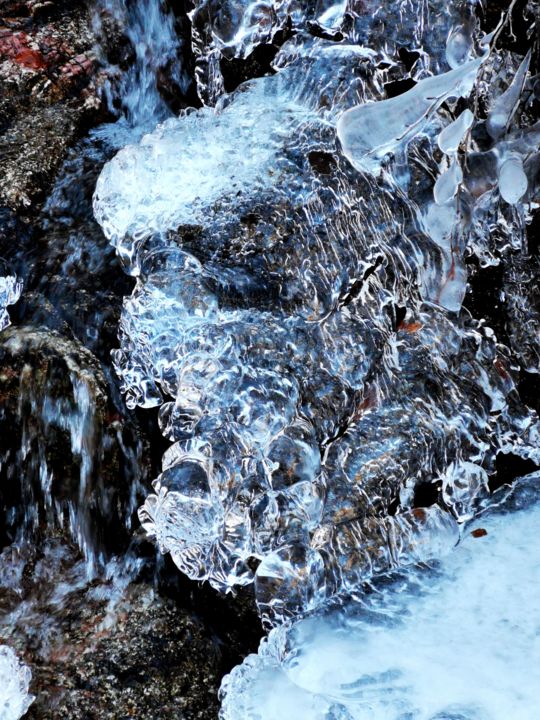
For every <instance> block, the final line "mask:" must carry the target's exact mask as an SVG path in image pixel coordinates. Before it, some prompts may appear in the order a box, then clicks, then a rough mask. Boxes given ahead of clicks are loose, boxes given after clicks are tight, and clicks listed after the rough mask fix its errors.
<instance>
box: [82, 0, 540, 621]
mask: <svg viewBox="0 0 540 720" xmlns="http://www.w3.org/2000/svg"><path fill="white" fill-rule="evenodd" d="M435 5H437V8H436V9H437V11H438V12H440V13H441V14H440V15H437V14H435V16H434V17H436V18H437V19H438V22H437V24H436V25H435V26H434V27H433V32H430V27H429V26H428V25H427V24H426V23H424V24H423V25H422V27H423V29H422V32H420V29H419V22H420V21H419V17H418V15H416V14H415V15H414V17H409V16H407V13H406V9H405V8H402V10H403V13H404V18H405V20H404V23H405V27H406V28H407V32H409V31H410V32H411V33H412V34H413V36H414V37H421V38H422V42H423V43H424V45H423V46H422V47H425V48H430V50H431V49H432V48H433V54H434V56H435V57H436V58H437V61H436V63H435V66H440V65H441V64H442V62H443V61H442V59H441V58H443V57H444V53H445V43H446V38H447V37H448V33H449V32H450V30H451V29H452V27H454V25H455V17H454V16H455V15H456V13H458V8H457V6H456V7H454V6H452V7H451V8H450V10H449V11H448V12H446V11H444V12H442V11H441V10H440V6H439V5H438V4H437V3H435ZM459 7H462V4H459ZM386 12H388V14H389V15H388V16H387V15H386V14H385V13H386ZM395 12H396V8H395V7H394V6H393V5H392V7H391V8H388V9H384V8H383V9H381V8H379V15H378V16H377V18H378V20H377V18H375V17H371V19H370V20H369V22H368V21H367V20H366V25H368V26H369V28H368V29H367V30H366V28H364V30H366V33H367V34H366V35H362V37H370V35H369V33H371V31H372V30H373V27H374V26H375V25H377V22H378V21H381V22H382V23H383V25H384V27H386V26H387V25H388V27H390V24H391V23H390V19H391V18H393V17H394V15H395ZM389 18H390V19H389ZM413 29H414V30H413ZM368 30H369V32H368ZM388 31H389V32H390V29H389V30H388ZM357 32H359V28H358V26H357V25H356V24H354V27H353V30H351V32H350V35H349V36H347V38H346V39H345V41H344V42H343V43H337V44H334V43H331V42H330V41H327V40H321V39H313V38H305V37H304V36H301V35H299V36H297V37H295V38H293V39H292V40H291V41H290V43H286V44H285V45H284V46H283V47H282V49H281V51H280V57H279V58H278V60H277V61H276V68H278V69H279V71H278V72H276V74H275V75H273V76H271V77H264V78H258V79H256V80H253V81H251V82H249V83H247V84H245V85H243V86H240V87H239V88H238V90H237V91H235V92H234V93H233V94H232V95H230V96H227V97H225V98H223V99H221V100H220V101H219V103H218V104H217V106H216V108H215V109H213V110H210V109H204V110H201V111H196V112H194V113H191V114H190V113H188V114H184V115H182V116H181V117H180V118H178V119H177V120H173V121H169V122H168V123H166V124H165V125H163V126H161V127H159V128H158V129H157V130H156V131H155V132H153V133H152V134H150V135H148V136H147V137H146V138H145V139H144V140H143V141H142V142H141V143H140V145H138V146H131V147H129V148H126V149H125V150H124V151H122V152H121V153H120V154H119V155H118V156H117V157H116V158H114V159H113V160H112V161H111V163H110V164H109V165H108V166H106V168H105V169H104V171H103V174H102V176H101V178H100V180H99V183H98V187H97V191H96V196H95V211H96V217H97V218H98V220H99V221H100V223H101V224H102V227H103V229H104V231H105V232H106V234H107V235H108V237H109V238H110V239H111V241H112V242H114V244H115V245H116V246H117V248H118V251H119V253H120V254H121V255H122V257H123V258H124V260H125V262H126V264H127V266H128V269H129V270H130V272H132V273H133V274H134V275H136V276H137V277H138V280H137V285H136V288H135V290H134V292H133V294H132V295H131V297H130V298H128V299H126V302H125V306H124V311H123V315H122V320H121V325H120V341H121V347H120V349H119V350H118V351H117V352H116V353H115V367H116V369H117V372H118V374H119V376H120V378H121V383H122V388H123V390H124V392H125V393H126V397H127V400H128V404H129V405H130V406H131V407H135V406H142V407H158V408H159V423H160V427H161V429H162V432H163V433H164V435H165V436H166V437H167V439H168V440H169V441H170V442H171V447H170V448H169V450H168V451H167V452H166V454H165V456H164V459H163V472H162V473H161V475H160V476H159V477H158V478H157V479H156V481H155V483H154V490H155V492H154V493H152V494H151V495H150V496H149V498H148V499H147V501H146V503H145V504H144V506H143V507H142V508H141V510H140V518H141V522H142V523H143V526H144V528H145V529H146V530H147V532H148V533H149V534H150V535H151V536H153V537H155V538H156V541H157V543H158V545H159V547H160V549H161V550H162V551H163V552H169V553H171V556H172V557H173V559H174V561H175V562H176V564H177V565H178V567H179V568H180V569H181V570H182V571H183V572H185V573H187V574H188V575H189V576H190V577H192V578H196V579H199V580H208V581H209V582H210V583H212V585H213V586H214V587H216V588H218V589H220V590H222V591H228V590H230V589H231V588H233V587H234V586H235V585H242V584H248V583H255V590H256V596H257V602H258V605H259V609H260V611H261V614H263V616H264V618H265V620H266V621H267V622H268V623H278V622H280V621H282V620H283V619H284V618H286V617H290V616H291V615H295V614H298V613H301V612H303V611H305V610H306V609H314V608H317V607H322V606H324V605H325V604H326V603H327V602H328V601H329V600H330V599H331V598H332V597H333V596H334V595H336V594H339V593H342V592H355V591H356V590H357V588H358V587H359V586H361V585H362V583H364V582H366V580H368V579H369V578H371V577H373V576H374V575H377V574H380V573H384V572H387V571H388V570H389V569H392V568H395V567H397V566H400V565H405V564H410V563H414V562H417V561H418V560H420V559H426V558H429V557H432V556H437V555H438V554H440V553H442V552H443V551H445V550H449V549H450V548H451V547H452V546H453V544H454V543H455V542H456V538H457V535H458V532H459V524H460V523H463V522H464V521H465V520H467V519H468V518H470V517H471V516H473V515H474V513H475V512H476V511H477V508H478V505H479V503H481V502H482V501H483V499H484V498H485V496H486V495H487V494H488V492H489V490H488V487H487V481H486V478H487V474H488V473H490V472H491V471H492V470H493V467H494V461H495V456H496V455H497V453H499V452H506V453H508V452H515V453H519V454H520V455H521V456H522V457H524V458H528V459H532V460H533V461H535V460H538V459H540V447H539V442H538V427H537V418H536V416H535V415H534V414H533V413H532V412H530V411H529V410H528V409H527V408H524V407H523V406H521V405H520V403H519V401H518V400H517V397H516V392H515V385H514V381H513V379H512V372H511V367H512V363H513V357H514V356H513V355H512V353H511V352H510V350H506V349H504V348H503V347H502V346H501V345H500V344H498V342H497V339H496V337H495V335H494V333H493V331H492V330H490V329H489V328H488V327H485V326H484V325H483V324H482V323H480V322H478V321H477V320H475V319H473V318H472V317H471V316H470V315H469V314H468V313H467V312H463V311H462V302H463V298H464V295H465V292H466V288H467V272H466V268H465V264H464V256H465V253H466V252H467V249H472V248H474V251H475V252H478V253H479V254H480V255H482V257H483V254H484V253H488V252H489V248H491V245H490V243H491V242H492V238H493V237H494V236H495V234H494V233H493V232H491V231H492V229H493V228H495V227H496V228H498V230H499V231H500V232H501V233H503V234H505V233H507V232H508V233H509V234H510V235H511V236H512V237H514V238H518V237H521V234H522V230H523V225H522V223H523V222H524V218H525V209H524V207H523V205H522V204H521V201H519V204H518V209H519V212H515V213H513V214H512V215H511V217H507V216H506V215H504V220H503V219H502V218H503V213H504V212H505V211H504V208H505V207H506V205H505V204H504V200H503V201H502V202H501V201H500V194H499V191H498V190H499V187H498V182H499V181H498V173H499V166H500V163H501V159H502V158H506V157H507V156H508V155H509V154H510V153H511V152H516V153H517V154H518V155H519V156H520V157H521V155H522V154H524V148H525V146H526V145H527V144H528V143H530V144H532V143H533V142H535V140H533V138H534V137H535V130H534V126H533V128H530V129H529V130H526V131H525V130H519V129H516V128H509V132H508V133H507V134H506V135H505V136H504V139H503V140H501V141H500V142H497V143H491V144H490V141H489V140H488V141H486V142H484V143H483V145H482V147H480V146H479V145H477V144H476V140H475V132H476V131H478V129H479V128H478V125H479V122H480V121H479V120H478V119H477V118H476V117H474V119H473V120H472V121H471V115H473V109H474V107H475V103H474V98H472V97H471V98H469V97H467V94H466V93H467V92H468V91H469V90H470V89H471V88H472V85H473V84H475V88H476V86H479V89H481V90H482V92H486V93H489V92H490V90H489V87H488V86H487V84H486V81H485V80H484V79H483V78H484V77H485V76H487V77H489V76H490V73H493V74H494V73H496V72H497V70H496V66H497V62H495V59H494V58H493V56H489V57H486V56H485V53H484V51H483V50H482V54H481V57H477V58H475V59H474V58H473V59H472V60H469V59H465V60H464V61H463V63H461V64H460V63H458V64H457V67H456V69H454V70H451V71H450V72H441V73H440V74H439V75H438V76H431V77H429V78H427V79H426V78H425V77H424V79H422V80H421V82H418V84H417V86H416V87H415V88H414V90H413V91H411V92H412V93H413V99H414V98H416V99H417V102H416V101H415V102H414V103H413V102H412V101H411V96H410V95H409V94H408V93H404V94H402V95H401V96H400V97H398V98H395V99H396V100H400V98H401V100H400V103H401V104H399V103H398V107H399V108H402V107H403V104H404V105H405V106H406V114H407V113H408V115H407V117H409V119H411V118H412V122H413V125H414V123H416V126H415V127H416V129H419V128H421V130H422V131H421V132H418V133H416V134H414V132H413V130H414V127H413V126H411V127H410V128H409V127H407V128H406V133H407V137H406V142H405V143H401V141H400V140H399V137H400V135H399V133H400V132H401V131H402V130H403V127H401V126H400V128H398V129H397V130H396V127H397V125H396V123H397V124H398V125H399V124H400V123H402V120H401V117H400V116H399V115H396V116H394V114H393V113H388V111H387V109H388V105H386V103H389V102H391V101H390V100H387V99H385V95H384V83H383V79H385V78H386V77H387V76H386V75H385V72H386V69H385V68H386V67H387V64H388V55H387V54H385V52H383V50H382V49H381V47H380V45H381V41H380V39H379V44H378V45H377V46H376V48H374V49H371V48H367V49H366V48H364V47H361V46H359V45H358V36H357V35H356V33H357ZM394 41H396V42H397V40H395V38H394ZM383 44H384V43H383ZM388 47H391V43H390V42H389V45H388ZM411 47H413V45H412V41H411ZM388 52H390V50H388ZM468 52H469V51H468ZM470 53H471V54H472V56H474V54H475V49H474V47H472V48H471V49H470ZM392 62H396V63H398V62H400V60H399V55H398V52H397V49H396V50H395V54H393V55H392ZM482 63H484V67H483V69H482V74H481V75H480V74H479V73H478V70H479V67H480V65H481V64H482ZM515 64H516V63H515V61H514V60H512V61H511V62H509V65H511V66H512V67H513V66H514V65H515ZM381 66H383V67H382V69H381ZM419 72H420V71H419ZM425 74H426V68H425V67H424V68H423V70H422V72H421V75H423V76H425ZM441 78H442V79H441ZM473 89H474V88H473ZM415 91H416V94H415ZM462 93H463V94H464V98H463V101H462V102H463V103H465V104H468V106H469V107H468V111H469V114H467V113H465V114H464V115H462V116H461V119H460V120H459V121H458V122H457V124H454V125H453V123H454V122H455V121H456V114H457V112H456V110H455V107H454V104H453V103H452V101H451V97H453V96H455V95H459V94H462ZM443 98H446V100H447V103H446V107H444V108H443V107H439V106H440V104H441V102H442V99H443ZM378 106H379V107H378ZM380 106H384V107H383V109H382V111H381V112H382V113H383V115H384V122H385V123H386V125H385V124H382V125H380V127H379V126H377V127H376V128H375V130H374V132H373V140H374V143H375V144H374V147H377V148H379V147H380V148H385V147H387V146H388V147H390V146H392V147H395V146H396V141H397V142H398V145H399V150H400V157H396V158H394V160H392V159H389V161H388V162H384V163H382V162H381V158H380V157H377V158H376V161H375V160H374V161H373V162H374V163H375V165H376V172H372V168H371V166H370V167H369V168H368V167H365V166H364V159H362V158H364V157H365V156H364V155H359V156H355V157H360V160H358V159H356V160H354V158H353V160H354V162H355V163H356V166H354V165H353V164H351V162H349V160H348V159H347V157H345V156H344V155H343V153H342V152H341V149H340V147H339V145H338V144H337V143H336V122H337V119H338V118H339V117H340V116H343V117H346V116H347V112H350V113H352V114H353V115H352V116H353V117H354V113H357V112H358V113H361V112H364V111H367V109H368V108H375V109H374V110H373V112H375V113H377V112H379V111H380ZM392 107H394V106H392ZM350 108H354V110H350ZM384 108H386V110H385V109H384ZM460 109H461V107H460ZM370 112H372V111H371V110H370ZM344 113H345V115H343V114H344ZM349 117H351V116H350V115H349ZM452 125H453V127H452ZM353 126H354V123H353V124H352V125H351V128H352V129H354V127H353ZM448 127H450V130H448V131H447V132H446V136H447V137H446V139H444V138H443V140H444V141H443V145H444V147H445V148H446V150H447V151H448V154H447V155H443V156H442V157H441V153H440V148H438V147H437V142H438V138H440V137H441V134H442V133H444V132H445V129H446V128H448ZM385 128H386V131H387V135H385ZM466 128H469V129H470V130H471V132H470V133H467V132H466ZM375 131H376V133H378V135H376V133H375ZM473 131H475V132H473ZM351 132H352V130H351ZM355 132H356V131H355ZM484 135H485V133H484ZM377 138H378V139H377ZM381 138H382V139H381ZM525 138H527V139H525ZM368 141H369V142H370V141H371V137H369V138H367V140H366V142H368ZM375 141H376V142H375ZM486 143H487V147H486ZM350 157H353V156H352V155H351V156H350ZM524 197H525V196H524ZM488 229H489V231H488ZM533 324H534V321H533ZM527 332H528V331H527ZM513 352H515V350H514V351H513ZM426 487H427V488H429V490H428V495H429V497H431V499H432V500H433V501H434V502H433V505H432V506H431V507H428V508H422V509H420V508H418V507H416V506H417V505H418V504H419V502H420V500H419V499H418V497H419V496H420V497H421V493H420V492H419V488H424V489H425V488H426ZM398 511H399V512H398Z"/></svg>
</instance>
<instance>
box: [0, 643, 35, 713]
mask: <svg viewBox="0 0 540 720" xmlns="http://www.w3.org/2000/svg"><path fill="white" fill-rule="evenodd" d="M31 678H32V673H31V672H30V668H29V667H27V666H26V665H24V664H23V663H22V662H21V661H20V660H19V658H18V657H17V655H16V654H15V652H14V651H13V650H12V649H11V648H10V647H9V646H8V645H0V718H1V720H19V718H22V716H23V715H24V714H25V713H26V711H27V710H28V708H29V707H30V705H31V704H32V702H33V700H34V697H33V696H32V695H30V694H29V687H30V680H31Z"/></svg>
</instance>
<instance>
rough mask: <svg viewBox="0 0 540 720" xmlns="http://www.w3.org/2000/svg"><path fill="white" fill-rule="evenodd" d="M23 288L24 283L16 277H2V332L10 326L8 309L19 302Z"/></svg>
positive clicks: (0, 308) (0, 295) (0, 297)
mask: <svg viewBox="0 0 540 720" xmlns="http://www.w3.org/2000/svg"><path fill="white" fill-rule="evenodd" d="M0 267H1V264H0ZM22 287H23V286H22V282H21V281H20V280H19V278H17V277H16V276H15V275H12V274H5V275H0V331H2V330H4V329H5V328H6V327H8V325H9V324H10V320H9V314H8V311H7V308H8V307H9V305H14V304H15V303H16V302H17V301H18V299H19V298H20V296H21V293H22Z"/></svg>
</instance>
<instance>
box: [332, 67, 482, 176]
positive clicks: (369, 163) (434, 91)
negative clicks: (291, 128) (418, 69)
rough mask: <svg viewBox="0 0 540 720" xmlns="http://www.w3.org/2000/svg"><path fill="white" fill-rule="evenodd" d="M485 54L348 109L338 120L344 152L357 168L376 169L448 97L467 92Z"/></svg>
mask: <svg viewBox="0 0 540 720" xmlns="http://www.w3.org/2000/svg"><path fill="white" fill-rule="evenodd" d="M482 62H483V58H478V59H476V60H471V61H470V62H468V63H466V64H464V65H461V66H459V67H457V68H455V69H454V70H450V72H447V73H444V74H442V75H436V76H434V77H429V78H426V79H425V80H421V81H420V82H419V83H418V85H416V86H415V87H414V88H413V89H412V90H409V91H407V92H405V93H403V94H401V95H398V96H397V97H393V98H390V99H389V100H383V101H381V102H377V103H370V104H365V105H360V106H359V107H356V108H351V109H350V110H347V112H345V113H344V114H343V115H342V116H341V117H340V118H339V121H338V124H337V136H338V138H339V141H340V143H341V146H342V148H343V152H344V153H345V155H346V157H347V158H348V159H349V160H350V162H351V163H352V165H354V167H355V168H357V169H358V170H365V171H368V172H377V171H378V170H379V169H380V163H381V160H382V159H383V157H384V156H385V155H387V154H388V153H390V152H396V151H399V150H403V148H404V147H406V145H407V143H408V142H410V140H411V139H412V138H413V136H414V135H416V134H418V133H420V132H422V130H423V129H424V126H425V125H426V123H427V122H428V120H429V119H430V117H432V116H433V114H434V113H435V112H436V110H437V109H438V108H439V107H440V105H441V104H442V103H443V102H444V101H445V100H446V99H447V98H449V97H453V98H455V97H461V96H463V95H468V94H469V93H470V91H471V89H472V87H473V84H474V81H475V78H476V74H477V72H478V70H479V68H480V66H481V65H482Z"/></svg>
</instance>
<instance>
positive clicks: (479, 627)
mask: <svg viewBox="0 0 540 720" xmlns="http://www.w3.org/2000/svg"><path fill="white" fill-rule="evenodd" d="M539 481H540V477H539V476H538V475H537V476H536V477H532V478H530V479H525V480H522V481H519V482H520V483H521V484H519V482H518V486H517V488H516V490H515V493H514V497H513V498H510V500H509V501H508V503H509V506H510V507H508V512H504V513H503V514H499V513H497V512H493V511H491V512H490V514H489V515H487V516H484V517H482V518H481V519H480V520H478V521H477V522H475V523H473V524H471V525H470V526H469V528H468V530H469V532H468V533H467V535H466V537H465V538H464V540H463V542H462V543H461V544H460V546H459V547H458V548H457V549H456V550H455V551H454V552H452V553H451V554H450V555H447V556H446V557H445V558H444V559H443V560H442V561H441V562H440V563H438V564H437V565H435V566H433V568H431V569H430V568H426V567H424V568H416V569H412V570H410V571H406V572H401V573H397V574H395V575H393V576H392V575H390V576H389V577H388V578H387V579H385V580H381V581H380V582H378V583H376V584H374V585H373V586H372V587H371V588H368V589H367V592H366V593H365V594H364V595H363V596H362V598H361V599H358V600H357V601H349V602H348V603H346V604H345V605H344V606H342V607H337V608H334V609H329V610H327V611H326V612H324V613H322V614H319V615H317V616H308V617H306V618H303V619H300V620H298V621H296V622H294V623H289V624H286V625H284V626H281V627H280V628H277V629H275V630H273V631H272V632H271V633H270V635H269V637H268V639H265V640H263V642H262V644H261V647H260V649H259V652H258V654H257V655H250V656H248V658H246V660H244V662H243V664H242V665H240V666H238V667H237V668H235V669H234V670H233V672H232V673H231V674H230V675H229V676H227V677H226V678H225V679H224V681H223V684H222V687H221V697H222V710H221V715H220V717H221V720H255V718H257V720H276V718H280V717H283V718H285V717H295V718H298V720H313V719H314V718H321V719H322V718H332V719H333V720H338V719H339V720H343V719H344V718H346V719H347V720H367V718H369V719H370V720H402V718H405V717H407V718H415V719H418V720H442V718H460V720H480V719H481V720H484V719H485V720H488V719H489V720H507V718H509V717H516V718H517V717H519V718H524V719H525V718H527V719H528V720H532V718H534V717H535V713H536V709H537V704H538V687H539V686H540V645H539V643H538V637H537V634H538V624H539V622H540V611H539V607H538V602H537V597H538V593H539V592H540V574H539V573H538V567H537V560H538V556H537V553H536V552H535V550H536V548H537V531H538V522H539V520H540V505H539V502H538V500H539V498H540V495H539ZM531 505H532V506H531Z"/></svg>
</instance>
